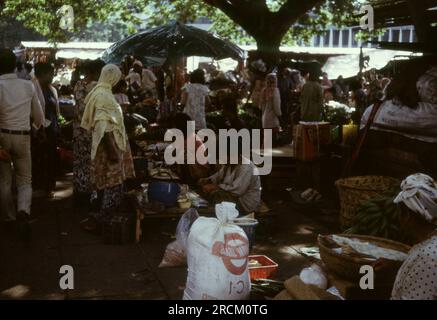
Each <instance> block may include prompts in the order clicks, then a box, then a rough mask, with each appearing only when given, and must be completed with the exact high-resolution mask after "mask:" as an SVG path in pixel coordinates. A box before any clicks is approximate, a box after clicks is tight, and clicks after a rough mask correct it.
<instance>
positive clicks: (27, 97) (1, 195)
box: [0, 49, 44, 237]
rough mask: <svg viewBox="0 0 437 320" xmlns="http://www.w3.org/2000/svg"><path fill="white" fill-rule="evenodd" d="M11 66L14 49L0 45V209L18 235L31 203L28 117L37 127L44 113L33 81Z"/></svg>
mask: <svg viewBox="0 0 437 320" xmlns="http://www.w3.org/2000/svg"><path fill="white" fill-rule="evenodd" d="M15 66H16V57H15V55H14V53H13V52H12V51H11V50H9V49H0V151H1V152H0V153H1V154H8V155H9V156H10V161H8V160H7V159H4V160H0V177H1V179H0V212H1V214H2V215H6V217H5V218H6V219H8V220H12V221H14V220H18V222H19V225H20V229H21V231H22V235H23V236H25V237H28V236H30V229H29V216H30V207H31V203H32V165H31V163H32V162H31V151H30V133H31V122H30V119H31V117H32V118H33V125H34V126H35V128H37V129H39V128H40V127H41V125H42V124H43V123H44V113H43V110H42V108H41V104H40V102H39V99H38V97H37V94H36V91H35V87H34V85H33V84H32V82H30V81H26V80H23V79H19V78H18V77H17V74H16V73H15ZM12 164H13V169H14V170H13V169H12ZM13 173H15V178H16V184H17V191H18V195H17V207H16V210H15V205H14V203H13V197H12V191H11V187H12V175H13ZM16 212H18V213H17V214H16Z"/></svg>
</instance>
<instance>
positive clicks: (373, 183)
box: [335, 176, 401, 228]
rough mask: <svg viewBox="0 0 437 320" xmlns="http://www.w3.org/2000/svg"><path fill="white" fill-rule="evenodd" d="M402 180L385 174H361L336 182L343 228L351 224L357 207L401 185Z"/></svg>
mask: <svg viewBox="0 0 437 320" xmlns="http://www.w3.org/2000/svg"><path fill="white" fill-rule="evenodd" d="M400 184H401V181H400V180H397V179H395V178H391V177H383V176H360V177H351V178H346V179H340V180H337V181H336V182H335V185H336V186H337V189H338V193H339V196H340V206H341V209H340V222H341V225H342V227H343V228H348V227H350V226H351V224H352V222H353V219H354V217H355V214H356V210H357V207H358V206H359V205H360V204H362V203H363V202H366V201H368V200H370V199H373V198H377V197H380V196H382V195H383V194H384V192H386V191H388V190H390V189H393V188H396V187H399V186H400Z"/></svg>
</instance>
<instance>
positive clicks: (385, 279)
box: [318, 234, 411, 284]
mask: <svg viewBox="0 0 437 320" xmlns="http://www.w3.org/2000/svg"><path fill="white" fill-rule="evenodd" d="M338 236H340V237H345V238H354V239H359V240H362V241H365V242H370V243H372V244H375V245H377V246H379V247H382V248H387V249H393V250H397V251H400V252H404V253H408V252H409V251H410V249H411V247H410V246H408V245H406V244H403V243H400V242H396V241H392V240H388V239H384V238H378V237H372V236H363V235H351V234H339V235H338ZM325 239H326V236H322V235H319V237H318V244H319V249H320V258H321V259H322V261H323V263H324V264H325V266H326V268H327V269H328V270H329V271H331V272H333V273H334V274H336V275H337V276H339V277H341V278H343V279H348V280H353V281H355V280H357V279H360V277H362V276H363V275H362V274H360V268H361V266H363V265H369V264H370V263H369V260H367V259H364V258H360V257H352V256H348V255H344V254H340V253H337V252H335V251H334V250H333V249H332V248H330V247H329V246H328V245H327V244H326V240H325ZM401 265H402V262H401V261H396V262H395V261H393V263H391V264H390V267H388V268H386V269H384V270H380V271H375V280H377V281H378V283H379V284H381V283H393V282H394V279H395V277H396V274H397V272H398V270H399V268H400V267H401Z"/></svg>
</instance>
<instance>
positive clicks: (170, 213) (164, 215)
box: [135, 207, 215, 243]
mask: <svg viewBox="0 0 437 320" xmlns="http://www.w3.org/2000/svg"><path fill="white" fill-rule="evenodd" d="M194 209H196V210H197V212H198V213H199V215H202V216H213V215H214V214H215V210H214V208H212V207H206V208H194ZM187 210H189V209H182V208H179V207H171V208H168V209H166V210H165V211H164V212H160V213H147V212H144V211H143V210H141V209H140V208H137V209H136V222H135V243H139V242H140V241H141V236H142V234H143V231H142V229H141V221H143V220H144V219H174V218H180V217H181V216H182V215H183V214H184V213H185V212H187Z"/></svg>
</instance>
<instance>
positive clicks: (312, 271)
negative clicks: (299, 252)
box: [299, 264, 328, 290]
mask: <svg viewBox="0 0 437 320" xmlns="http://www.w3.org/2000/svg"><path fill="white" fill-rule="evenodd" d="M299 277H300V280H302V282H304V283H305V284H312V285H315V286H317V287H319V288H320V289H322V290H326V289H327V288H328V279H327V278H326V275H325V274H324V273H323V271H322V269H321V268H320V267H319V266H318V265H316V264H313V265H312V266H311V267H309V268H305V269H303V270H302V271H301V272H300V275H299Z"/></svg>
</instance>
